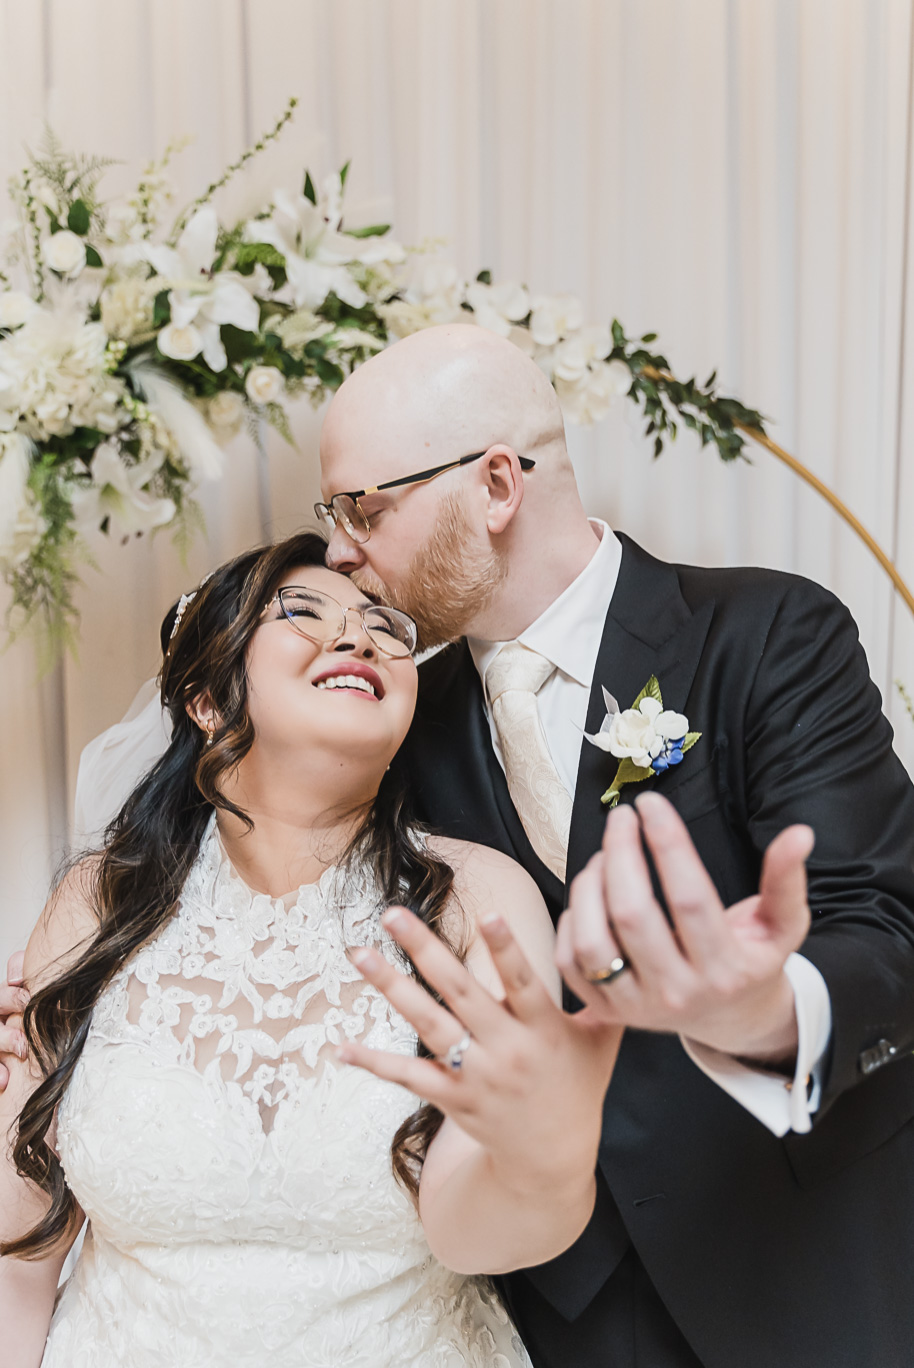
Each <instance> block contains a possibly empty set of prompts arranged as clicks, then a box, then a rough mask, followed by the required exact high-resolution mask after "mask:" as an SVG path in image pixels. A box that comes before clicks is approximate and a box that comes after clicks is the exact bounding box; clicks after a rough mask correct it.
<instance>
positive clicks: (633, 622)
mask: <svg viewBox="0 0 914 1368" xmlns="http://www.w3.org/2000/svg"><path fill="white" fill-rule="evenodd" d="M617 535H618V537H619V540H620V541H621V543H622V563H621V565H620V568H619V579H618V582H617V584H616V588H615V592H614V594H613V598H612V602H611V604H610V608H609V613H608V614H607V617H606V624H605V627H604V630H603V637H602V640H601V642H600V650H599V653H598V655H597V664H596V669H595V670H594V677H593V683H592V685H591V690H590V702H589V704H588V708H587V725H586V730H587V731H588V732H590V733H591V734H592V733H594V732H596V731H598V730H599V728H600V724H601V723H602V721H603V718H604V717H605V715H606V705H605V703H604V701H603V689H604V688H606V689H607V690H608V691H609V692H610V693H611V694H612V695H613V697H614V698H615V699H616V701H617V703H618V704H619V707H620V708H623V709H624V708H629V707H631V705H632V703H633V702H634V700H635V698H636V697H637V696H638V694H639V693H640V692H641V690H642V689H643V688H644V685H645V684H646V683H647V681H648V679H649V678H650V677H651V675H652V674H653V675H656V676H657V679H658V681H659V683H660V688H661V692H662V694H663V705H664V707H665V708H672V709H674V710H676V711H677V712H686V713H687V711H688V710H687V707H686V704H687V700H688V696H689V690H690V688H691V686H692V680H693V678H694V676H695V671H696V669H697V668H698V662H699V660H700V658H701V651H702V647H703V646H704V642H705V638H706V636H707V633H708V627H709V626H710V622H711V617H712V615H713V604H709V605H707V607H706V608H703V609H702V610H701V611H700V612H699V613H696V614H693V613H692V612H691V610H690V608H689V606H688V604H687V603H686V602H685V599H684V598H683V597H682V593H681V591H680V588H679V577H678V575H677V574H676V570H675V569H674V567H673V566H672V565H668V564H666V563H665V562H663V561H658V560H655V559H654V557H653V556H649V555H648V554H647V552H646V551H643V550H642V549H641V547H639V546H638V545H636V543H635V542H633V541H632V540H631V539H630V538H629V537H626V536H625V535H624V534H622V533H617ZM690 721H693V722H694V721H696V719H692V718H690ZM690 754H694V752H691V753H690ZM617 763H618V762H617V761H616V760H615V759H614V757H613V756H611V755H607V754H606V752H605V751H601V750H599V749H598V747H596V746H594V745H591V743H590V742H589V741H587V740H586V738H585V739H584V740H583V741H582V744H581V757H580V762H579V765H578V775H577V783H576V785H575V796H574V806H573V808H572V814H571V833H570V837H569V842H568V874H567V879H568V884H570V882H571V880H572V879H573V878H574V876H575V875H576V874H577V873H579V871H580V870H581V869H583V867H584V865H585V864H586V863H587V861H588V860H589V859H590V857H591V855H592V854H593V852H594V851H595V850H597V849H598V847H599V845H600V842H601V840H602V837H603V828H604V826H605V823H606V808H605V807H604V806H603V805H602V804H601V802H600V798H601V796H602V794H603V793H604V792H605V791H606V789H607V788H608V787H609V785H610V783H611V781H612V778H613V775H614V774H615V772H616V765H617ZM688 769H689V765H688V760H686V761H684V762H683V765H682V766H681V767H680V768H679V769H677V770H673V771H672V772H669V771H668V772H667V774H666V775H664V780H663V788H662V790H661V791H662V792H663V793H664V794H666V795H668V796H672V795H673V794H674V793H675V789H676V785H677V782H678V780H679V776H680V774H681V773H682V772H683V771H687V770H688ZM647 782H648V783H651V784H652V786H653V781H650V780H649V781H647ZM637 792H638V786H636V785H633V786H632V787H631V788H628V789H624V790H623V793H622V799H621V801H622V802H631V801H632V799H633V798H634V797H636V796H637ZM566 887H567V885H566Z"/></svg>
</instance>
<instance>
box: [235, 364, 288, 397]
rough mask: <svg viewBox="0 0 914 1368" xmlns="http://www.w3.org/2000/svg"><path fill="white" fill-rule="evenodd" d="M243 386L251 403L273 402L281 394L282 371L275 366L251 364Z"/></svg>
mask: <svg viewBox="0 0 914 1368" xmlns="http://www.w3.org/2000/svg"><path fill="white" fill-rule="evenodd" d="M244 388H245V390H246V391H247V396H248V398H249V399H250V401H251V403H252V404H273V403H275V402H276V400H277V399H278V398H279V396H280V395H281V394H282V389H283V378H282V371H280V370H277V369H276V367H275V366H253V367H252V368H251V369H250V370H249V371H248V373H247V379H246V380H245V382H244Z"/></svg>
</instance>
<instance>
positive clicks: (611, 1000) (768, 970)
mask: <svg viewBox="0 0 914 1368" xmlns="http://www.w3.org/2000/svg"><path fill="white" fill-rule="evenodd" d="M636 808H637V811H636V810H635V809H634V808H632V807H628V806H625V807H619V808H616V810H615V811H614V812H612V813H610V816H609V819H608V821H607V823H606V831H605V834H604V839H603V849H602V850H601V851H599V852H597V854H596V855H595V856H594V857H593V859H591V861H590V863H589V864H588V865H587V866H586V868H585V869H584V870H582V872H581V873H580V874H579V875H578V877H577V878H576V879H575V881H574V884H573V885H572V892H571V898H570V902H569V906H568V909H567V911H566V912H565V913H563V915H562V919H561V921H560V922H559V929H558V941H557V945H556V963H557V964H558V967H559V970H560V971H561V973H562V976H563V977H564V979H565V981H566V982H567V983H568V985H569V987H570V988H571V989H572V990H573V991H574V992H575V993H576V994H577V995H578V997H579V998H580V999H581V1001H582V1002H584V1003H585V1004H587V1005H588V1006H589V1007H590V1008H591V1009H592V1011H593V1012H594V1013H595V1014H596V1015H597V1016H598V1017H600V1018H601V1019H602V1020H603V1021H606V1022H607V1023H610V1022H615V1023H618V1024H621V1025H625V1026H632V1027H636V1028H639V1029H642V1030H649V1031H668V1032H672V1033H675V1034H677V1035H680V1036H684V1037H686V1038H687V1039H689V1040H693V1041H696V1042H697V1043H699V1044H702V1045H709V1046H712V1047H713V1048H714V1049H717V1050H721V1051H723V1052H725V1053H727V1054H731V1055H735V1056H737V1057H739V1058H742V1059H745V1060H747V1061H751V1062H752V1063H754V1064H758V1065H761V1066H769V1067H773V1068H780V1069H789V1068H791V1067H792V1063H793V1061H794V1060H795V1056H796V1050H797V1023H796V1011H795V1007H794V995H793V989H792V987H791V985H790V982H789V980H788V978H787V976H786V974H785V972H784V964H785V962H786V960H787V957H788V956H789V955H790V954H791V953H792V952H793V951H795V950H797V949H798V948H799V946H800V945H801V944H802V943H803V941H804V939H805V937H806V934H807V931H808V930H809V923H810V914H809V906H808V903H807V898H806V860H807V858H808V856H809V854H810V852H811V851H812V847H813V840H814V837H813V833H812V831H811V829H810V828H809V827H806V826H792V827H788V828H787V829H786V830H785V831H782V832H781V833H780V835H779V836H777V837H776V839H775V840H774V841H772V843H771V845H770V846H769V847H768V849H767V851H766V852H765V856H764V861H763V864H762V873H761V881H760V885H759V892H758V893H757V894H756V895H754V896H753V897H751V898H746V899H745V900H744V901H743V902H740V903H736V904H734V906H732V907H729V908H725V907H724V905H723V903H722V902H721V900H720V898H719V896H718V894H717V890H716V888H715V887H714V884H713V883H712V881H711V878H710V876H709V874H708V872H707V870H706V869H705V867H704V865H703V864H702V862H701V858H700V856H699V855H698V852H697V851H696V849H695V847H694V845H693V844H692V841H691V838H690V836H689V833H688V830H687V828H686V825H685V823H684V822H683V821H682V819H681V817H680V816H679V814H678V813H677V812H676V810H675V808H674V807H673V806H672V804H671V803H670V802H668V800H667V799H665V798H664V797H662V795H660V794H657V793H650V794H645V795H643V796H642V797H640V798H638V799H637V802H636ZM639 818H640V821H639ZM642 838H643V842H644V844H643V845H642ZM644 846H646V847H647V849H648V850H649V851H650V854H651V857H652V859H653V862H654V866H655V869H656V871H657V876H658V878H659V880H660V884H661V887H662V889H663V895H664V899H665V901H666V905H667V907H668V909H669V912H670V919H671V920H667V918H666V916H665V915H664V913H663V909H662V908H661V906H660V904H659V903H658V901H657V899H656V898H655V897H654V893H653V889H652V885H651V877H650V871H649V868H648V863H647V860H646V858H645V854H644ZM671 922H672V924H671ZM619 956H623V957H624V959H625V960H626V961H628V964H629V967H628V968H627V969H625V970H624V972H622V973H621V974H620V975H618V976H617V977H615V978H614V979H613V981H612V982H611V983H609V984H606V985H600V984H599V983H594V982H592V981H591V980H592V979H593V977H594V976H596V975H598V974H600V973H601V972H605V970H606V969H607V968H608V967H609V966H611V965H612V963H613V961H614V960H616V959H617V957H619Z"/></svg>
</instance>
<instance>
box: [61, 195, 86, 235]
mask: <svg viewBox="0 0 914 1368" xmlns="http://www.w3.org/2000/svg"><path fill="white" fill-rule="evenodd" d="M89 223H90V216H89V206H88V205H87V204H86V201H85V200H81V199H77V200H74V201H73V203H72V204H71V205H70V212H69V213H68V214H67V227H68V228H69V230H70V232H71V233H77V234H78V235H79V236H80V237H85V236H86V234H87V233H88V231H89Z"/></svg>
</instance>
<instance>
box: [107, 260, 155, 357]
mask: <svg viewBox="0 0 914 1368" xmlns="http://www.w3.org/2000/svg"><path fill="white" fill-rule="evenodd" d="M156 289H157V287H156V282H155V280H140V279H138V278H136V277H134V276H126V277H125V278H124V279H122V280H116V281H114V283H113V284H111V285H109V286H107V288H106V289H104V290H103V291H102V295H101V299H100V301H99V304H100V307H101V315H102V326H103V327H104V329H105V332H106V333H107V334H108V336H109V337H116V338H118V339H119V340H120V341H121V342H130V341H131V340H132V339H133V338H135V337H138V336H139V335H140V334H142V333H147V332H150V331H151V329H152V318H153V306H154V304H155V297H156Z"/></svg>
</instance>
